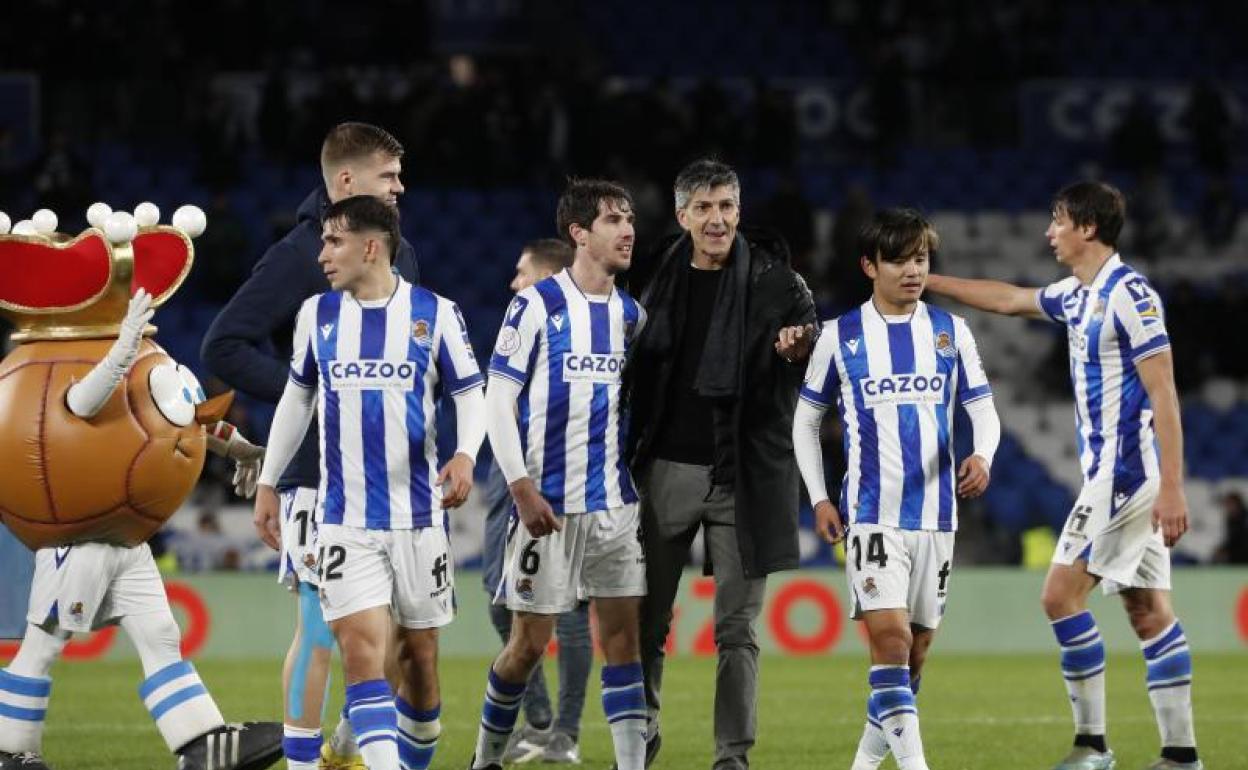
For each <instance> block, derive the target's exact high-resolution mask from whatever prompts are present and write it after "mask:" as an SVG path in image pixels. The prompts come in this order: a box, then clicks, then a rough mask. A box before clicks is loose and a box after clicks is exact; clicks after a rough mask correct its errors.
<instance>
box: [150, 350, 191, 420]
mask: <svg viewBox="0 0 1248 770" xmlns="http://www.w3.org/2000/svg"><path fill="white" fill-rule="evenodd" d="M181 369H183V367H181V366H178V367H174V366H172V365H170V364H160V365H159V366H155V367H152V371H151V374H149V375H148V378H147V385H148V388H149V389H150V390H151V392H152V401H154V402H156V408H157V409H159V410H160V413H161V414H162V415H164V417H165V419H166V420H168V421H169V422H171V423H173V424H174V425H177V426H178V427H180V428H185V427H186V426H188V425H190V424H191V423H192V422H194V421H195V404H196V403H198V402H197V401H196V400H195V396H196V394H197V393H202V392H203V391H202V390H200V389H199V382H198V381H195V375H193V374H191V373H190V372H189V371H188V372H187V376H188V377H189V378H190V380H191V382H193V383H194V384H193V385H189V386H188V383H187V379H186V378H184V376H183V374H182V372H181V371H179V370H181Z"/></svg>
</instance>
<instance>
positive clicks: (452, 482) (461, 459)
mask: <svg viewBox="0 0 1248 770" xmlns="http://www.w3.org/2000/svg"><path fill="white" fill-rule="evenodd" d="M444 485H445V486H444ZM438 486H440V487H442V507H443V508H458V507H459V506H461V505H463V504H464V501H465V500H467V499H468V493H469V492H471V491H472V460H471V459H469V458H468V455H466V454H464V453H463V452H456V453H455V456H454V457H452V458H451V459H450V460H448V461H447V462H446V465H443V466H442V470H441V472H439V473H438Z"/></svg>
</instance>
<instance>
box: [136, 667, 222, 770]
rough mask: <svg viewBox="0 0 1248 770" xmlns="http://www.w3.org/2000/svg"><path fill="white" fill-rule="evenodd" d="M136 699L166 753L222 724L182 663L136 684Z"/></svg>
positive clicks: (208, 697) (196, 677)
mask: <svg viewBox="0 0 1248 770" xmlns="http://www.w3.org/2000/svg"><path fill="white" fill-rule="evenodd" d="M139 697H140V698H141V699H142V700H143V705H144V706H146V707H147V710H148V713H150V714H151V715H152V719H153V720H155V722H156V729H157V730H159V731H160V735H161V737H162V738H164V739H165V745H166V746H168V747H169V750H170V751H174V752H176V751H177V750H178V749H180V748H182V747H183V746H185V745H186V744H188V743H190V742H191V741H193V740H194V739H196V738H198V737H199V736H201V735H203V734H205V733H208V732H211V731H213V730H215V729H217V728H218V727H222V726H223V725H225V718H224V717H222V716H221V711H220V710H219V709H218V708H217V704H216V702H215V701H213V699H212V696H211V695H209V694H208V690H207V688H205V687H204V683H203V681H202V680H201V679H200V678H199V673H198V672H197V671H195V667H194V666H192V665H191V664H190V663H188V662H186V661H184V660H179V661H177V662H176V663H172V664H170V665H168V666H166V667H165V668H162V669H161V670H159V671H157V672H155V673H154V674H152V675H151V676H149V677H148V678H147V679H144V680H143V684H141V685H139Z"/></svg>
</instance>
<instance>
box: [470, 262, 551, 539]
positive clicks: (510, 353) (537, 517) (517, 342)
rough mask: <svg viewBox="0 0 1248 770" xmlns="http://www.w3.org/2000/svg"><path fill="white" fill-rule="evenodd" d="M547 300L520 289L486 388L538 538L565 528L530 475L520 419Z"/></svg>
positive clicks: (501, 448) (495, 430)
mask: <svg viewBox="0 0 1248 770" xmlns="http://www.w3.org/2000/svg"><path fill="white" fill-rule="evenodd" d="M543 308H544V303H543V301H542V298H541V295H540V294H538V293H537V291H536V290H534V289H533V288H532V287H529V288H527V289H525V290H524V291H522V292H520V293H519V294H517V295H516V296H515V298H514V299H512V301H511V304H510V305H508V306H507V312H506V313H505V314H504V315H503V325H502V327H501V328H500V329H499V330H498V340H497V341H496V342H495V344H494V354H493V356H491V357H490V382H489V387H487V388H486V390H485V416H486V432H487V433H488V434H489V437H490V448H491V449H493V450H494V459H495V461H497V462H498V467H499V469H500V470H501V471H502V472H503V477H504V478H505V479H506V480H507V487H508V489H510V490H511V497H512V499H513V500H515V502H516V512H517V513H518V514H519V516H520V521H521V522H522V523H523V524H524V528H525V529H527V530H528V532H529V534H530V535H532V536H533V537H542V536H543V535H548V534H550V533H551V532H554V531H556V530H559V529H562V528H563V525H562V524H560V523H559V519H558V518H557V517H556V516H555V512H554V509H552V508H551V507H550V503H549V502H547V501H546V498H544V497H542V494H541V492H539V491H538V489H537V485H536V484H535V483H534V482H533V479H532V478H530V477H529V469H528V467H527V466H526V465H525V462H524V450H523V449H522V448H521V445H520V426H519V424H518V423H517V422H516V402H517V401H518V400H519V398H520V393H521V391H522V390H523V389H524V386H525V384H526V383H527V382H528V381H529V377H530V376H532V366H533V361H532V359H533V353H534V350H535V348H537V346H538V344H539V338H540V336H541V331H542V327H543V326H544V325H545V311H544V309H543Z"/></svg>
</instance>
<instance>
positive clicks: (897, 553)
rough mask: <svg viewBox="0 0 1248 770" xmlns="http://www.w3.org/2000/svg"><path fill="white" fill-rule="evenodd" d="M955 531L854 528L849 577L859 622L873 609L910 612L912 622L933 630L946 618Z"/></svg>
mask: <svg viewBox="0 0 1248 770" xmlns="http://www.w3.org/2000/svg"><path fill="white" fill-rule="evenodd" d="M953 539H954V533H953V532H938V531H935V530H929V529H898V528H897V527H889V526H885V525H881V524H853V525H851V526H850V528H849V532H848V533H847V535H846V538H845V562H846V563H845V573H846V577H847V578H848V579H849V593H850V595H851V596H853V599H854V606H853V612H852V613H851V617H852V618H853V619H854V620H858V619H859V618H861V617H862V613H864V612H870V611H871V610H907V611H909V613H910V622H911V623H913V624H914V625H917V626H922V627H924V628H931V629H935V628H937V627H938V626H940V619H941V617H942V616H944V614H945V597H946V596H947V594H948V591H949V575H950V571H951V570H952V569H953Z"/></svg>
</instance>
